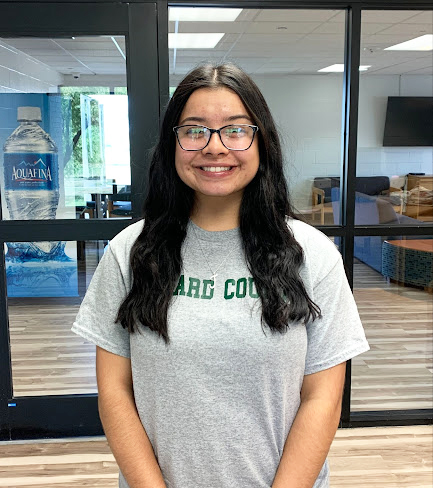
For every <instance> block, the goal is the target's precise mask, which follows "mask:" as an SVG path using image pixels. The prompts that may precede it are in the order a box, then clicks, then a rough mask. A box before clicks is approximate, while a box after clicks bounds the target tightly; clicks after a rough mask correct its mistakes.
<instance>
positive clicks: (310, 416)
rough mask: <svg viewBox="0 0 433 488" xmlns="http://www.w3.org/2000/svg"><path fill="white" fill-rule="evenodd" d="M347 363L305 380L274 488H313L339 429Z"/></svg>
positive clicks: (307, 377) (314, 374)
mask: <svg viewBox="0 0 433 488" xmlns="http://www.w3.org/2000/svg"><path fill="white" fill-rule="evenodd" d="M345 371H346V363H341V364H339V365H337V366H334V367H332V368H329V369H326V370H324V371H320V372H318V373H313V374H310V375H306V376H304V381H303V384H302V390H301V405H300V407H299V410H298V413H297V414H296V417H295V420H294V422H293V425H292V428H291V429H290V432H289V435H288V436H287V440H286V443H285V445H284V450H283V455H282V456H281V461H280V465H279V466H278V469H277V473H276V476H275V479H274V482H273V484H272V488H312V486H313V485H314V482H315V481H316V479H317V476H318V475H319V473H320V470H321V468H322V466H323V463H324V462H325V459H326V456H327V454H328V451H329V448H330V447H331V443H332V440H333V439H334V436H335V433H336V431H337V428H338V424H339V421H340V414H341V400H342V392H343V386H344V377H345Z"/></svg>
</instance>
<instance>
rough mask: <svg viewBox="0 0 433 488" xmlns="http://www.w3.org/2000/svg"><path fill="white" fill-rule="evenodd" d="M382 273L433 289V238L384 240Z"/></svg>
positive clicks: (388, 276) (401, 281)
mask: <svg viewBox="0 0 433 488" xmlns="http://www.w3.org/2000/svg"><path fill="white" fill-rule="evenodd" d="M382 274H383V275H384V276H386V277H387V278H389V279H391V280H395V281H397V282H400V283H403V284H411V285H416V286H422V287H424V288H425V289H426V290H427V291H429V292H432V290H433V239H401V240H395V241H393V240H389V241H384V243H383V246H382Z"/></svg>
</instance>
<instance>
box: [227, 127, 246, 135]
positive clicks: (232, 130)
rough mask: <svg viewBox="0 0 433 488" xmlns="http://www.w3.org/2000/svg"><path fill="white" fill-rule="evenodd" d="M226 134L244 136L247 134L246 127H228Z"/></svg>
mask: <svg viewBox="0 0 433 488" xmlns="http://www.w3.org/2000/svg"><path fill="white" fill-rule="evenodd" d="M225 134H226V136H228V137H242V136H244V135H245V134H246V130H245V127H227V129H225Z"/></svg>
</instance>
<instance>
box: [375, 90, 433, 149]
mask: <svg viewBox="0 0 433 488" xmlns="http://www.w3.org/2000/svg"><path fill="white" fill-rule="evenodd" d="M383 145H384V146H433V97H388V106H387V109H386V120H385V130H384V133H383Z"/></svg>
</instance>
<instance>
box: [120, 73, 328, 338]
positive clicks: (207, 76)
mask: <svg viewBox="0 0 433 488" xmlns="http://www.w3.org/2000/svg"><path fill="white" fill-rule="evenodd" d="M222 87H223V88H229V89H231V90H233V91H234V92H235V93H236V94H237V95H238V96H239V98H240V99H241V100H242V102H243V104H244V105H245V107H246V109H247V110H248V112H249V113H250V115H251V117H252V119H253V121H254V124H255V125H257V126H258V127H259V131H258V133H257V137H258V140H259V155H260V164H259V169H258V172H257V174H256V175H255V177H254V178H253V180H252V181H251V182H250V183H249V185H248V186H247V187H246V188H245V190H244V193H243V197H242V203H241V208H240V232H241V236H242V242H243V249H244V252H245V255H246V259H247V263H248V267H249V270H250V272H251V274H252V276H253V278H254V282H255V285H256V288H257V292H258V294H259V296H260V299H261V304H262V328H263V324H266V325H267V326H268V327H269V329H270V330H271V331H272V332H276V331H277V332H281V333H284V332H285V331H286V330H287V327H288V323H289V322H290V321H304V322H307V321H310V320H314V319H315V318H317V317H318V316H319V315H320V309H319V308H318V306H317V305H315V304H314V303H313V302H312V301H311V299H310V297H309V296H308V294H307V292H306V290H305V287H304V285H303V283H302V280H301V278H300V276H299V270H300V267H301V265H302V263H303V258H304V256H303V251H302V248H301V246H300V245H299V243H298V242H297V241H296V240H295V238H294V236H293V234H292V232H291V230H290V229H289V228H288V226H287V221H286V218H287V217H292V218H294V214H293V210H292V207H291V204H290V200H289V195H288V188H287V185H286V181H285V178H284V173H283V157H282V154H281V147H280V142H279V138H278V133H277V130H276V128H275V124H274V121H273V118H272V115H271V113H270V111H269V108H268V105H267V103H266V101H265V99H264V98H263V95H262V94H261V92H260V90H259V89H258V87H257V86H256V84H255V83H254V82H253V81H252V79H251V78H250V77H249V76H248V75H247V74H246V73H244V72H243V71H242V70H241V69H240V68H238V67H237V66H235V65H233V64H224V65H220V66H214V65H204V66H200V67H198V68H196V69H194V70H193V71H192V72H190V73H189V74H188V75H187V76H186V77H185V78H184V79H183V81H182V82H181V83H180V84H179V86H178V87H177V89H176V91H175V92H174V94H173V96H172V98H171V100H170V102H169V104H168V106H167V110H166V112H165V116H164V120H163V123H162V127H161V134H160V139H159V142H158V144H157V146H156V148H155V150H154V153H153V158H152V162H151V166H150V172H149V193H148V196H147V199H146V201H145V204H144V211H143V216H144V219H145V220H144V226H143V231H142V232H141V234H140V235H139V236H138V238H137V240H136V242H135V243H134V245H133V247H132V250H131V261H130V264H131V268H132V275H133V283H132V287H131V290H130V292H129V294H128V295H127V297H126V298H125V300H124V301H123V303H122V305H121V306H120V308H119V312H118V315H117V321H118V322H120V323H121V325H122V326H123V327H124V328H125V329H128V330H129V331H130V332H134V331H136V330H138V328H139V324H140V323H141V324H142V325H143V326H145V327H149V328H150V329H151V330H153V331H155V332H156V333H158V334H159V335H160V336H162V337H163V339H164V341H165V342H166V343H167V344H168V343H169V342H170V341H169V336H168V330H167V312H168V309H169V306H170V302H171V300H172V298H173V292H174V290H175V288H176V286H177V284H178V280H179V277H180V273H181V269H182V257H181V246H182V243H183V241H184V239H185V237H186V232H187V225H188V221H189V217H190V215H191V211H192V208H193V204H194V191H193V190H192V189H191V188H189V187H188V186H187V185H186V184H185V183H183V182H182V180H181V179H180V178H179V176H178V174H177V172H176V169H175V164H174V154H175V144H176V140H175V134H174V132H173V127H174V126H176V125H177V124H178V121H179V117H180V115H181V112H182V110H183V108H184V106H185V104H186V102H187V100H188V98H189V97H190V95H191V94H192V92H194V91H195V90H197V89H199V88H222Z"/></svg>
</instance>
